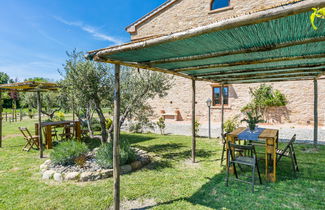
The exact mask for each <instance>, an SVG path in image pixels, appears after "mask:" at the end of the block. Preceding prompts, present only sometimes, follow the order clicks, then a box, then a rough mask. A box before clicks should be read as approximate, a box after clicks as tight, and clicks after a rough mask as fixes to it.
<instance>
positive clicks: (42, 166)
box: [39, 163, 49, 170]
mask: <svg viewBox="0 0 325 210" xmlns="http://www.w3.org/2000/svg"><path fill="white" fill-rule="evenodd" d="M48 167H49V166H48V165H46V164H44V163H43V164H42V165H40V166H39V169H40V170H43V169H46V170H47V169H48Z"/></svg>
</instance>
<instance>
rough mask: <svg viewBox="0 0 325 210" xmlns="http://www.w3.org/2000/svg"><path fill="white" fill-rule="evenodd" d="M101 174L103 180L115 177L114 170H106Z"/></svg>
mask: <svg viewBox="0 0 325 210" xmlns="http://www.w3.org/2000/svg"><path fill="white" fill-rule="evenodd" d="M100 173H101V175H102V178H103V179H105V178H108V177H112V176H113V169H104V170H101V172H100Z"/></svg>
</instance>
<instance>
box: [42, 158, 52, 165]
mask: <svg viewBox="0 0 325 210" xmlns="http://www.w3.org/2000/svg"><path fill="white" fill-rule="evenodd" d="M43 164H45V165H50V164H51V160H50V159H49V160H46V161H45V162H44V163H43Z"/></svg>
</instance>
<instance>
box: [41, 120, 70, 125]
mask: <svg viewBox="0 0 325 210" xmlns="http://www.w3.org/2000/svg"><path fill="white" fill-rule="evenodd" d="M74 122H76V121H72V120H64V121H56V122H42V123H41V125H42V126H48V125H66V124H70V123H74Z"/></svg>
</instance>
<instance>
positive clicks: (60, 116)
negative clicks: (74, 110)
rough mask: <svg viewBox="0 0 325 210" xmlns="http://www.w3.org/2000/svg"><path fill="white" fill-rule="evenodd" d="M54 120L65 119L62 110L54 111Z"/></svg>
mask: <svg viewBox="0 0 325 210" xmlns="http://www.w3.org/2000/svg"><path fill="white" fill-rule="evenodd" d="M54 118H55V120H57V121H63V120H64V119H65V116H64V113H63V112H57V113H55V117H54Z"/></svg>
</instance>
